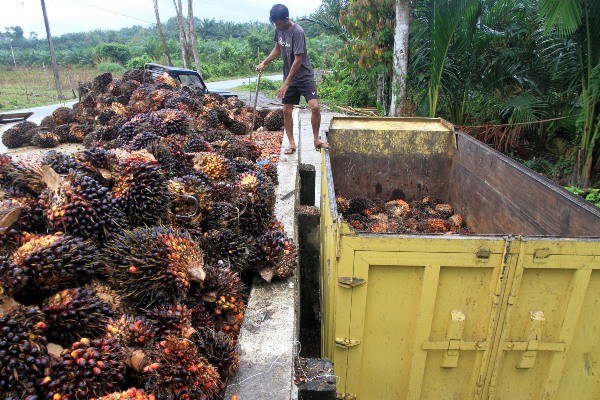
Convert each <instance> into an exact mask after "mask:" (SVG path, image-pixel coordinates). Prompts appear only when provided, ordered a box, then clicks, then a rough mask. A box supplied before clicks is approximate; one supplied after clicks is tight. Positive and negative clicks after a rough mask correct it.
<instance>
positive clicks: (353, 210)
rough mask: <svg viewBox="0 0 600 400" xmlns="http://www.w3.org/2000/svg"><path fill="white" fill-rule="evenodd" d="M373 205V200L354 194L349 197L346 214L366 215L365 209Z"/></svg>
mask: <svg viewBox="0 0 600 400" xmlns="http://www.w3.org/2000/svg"><path fill="white" fill-rule="evenodd" d="M373 207H375V202H374V201H373V200H371V199H369V198H368V197H365V196H356V197H353V198H351V199H350V203H349V204H348V214H349V215H351V214H361V215H366V216H368V215H367V214H366V213H365V211H366V210H368V209H370V208H373Z"/></svg>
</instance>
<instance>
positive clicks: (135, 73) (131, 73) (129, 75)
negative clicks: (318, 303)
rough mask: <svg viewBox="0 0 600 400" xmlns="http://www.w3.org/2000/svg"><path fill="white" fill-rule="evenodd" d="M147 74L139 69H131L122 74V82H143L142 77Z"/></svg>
mask: <svg viewBox="0 0 600 400" xmlns="http://www.w3.org/2000/svg"><path fill="white" fill-rule="evenodd" d="M146 73H147V72H146V71H145V70H143V69H141V68H131V69H128V70H127V71H125V72H123V80H126V81H137V82H140V83H141V82H144V76H145V74H146Z"/></svg>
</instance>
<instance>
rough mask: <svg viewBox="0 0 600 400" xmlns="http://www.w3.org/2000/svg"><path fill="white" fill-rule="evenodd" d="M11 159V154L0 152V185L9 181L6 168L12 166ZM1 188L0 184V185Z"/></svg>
mask: <svg viewBox="0 0 600 400" xmlns="http://www.w3.org/2000/svg"><path fill="white" fill-rule="evenodd" d="M12 163H13V159H12V157H11V156H8V155H6V154H0V185H6V184H9V183H10V181H11V180H10V179H9V177H8V170H9V169H10V168H11V167H12ZM0 188H2V186H0Z"/></svg>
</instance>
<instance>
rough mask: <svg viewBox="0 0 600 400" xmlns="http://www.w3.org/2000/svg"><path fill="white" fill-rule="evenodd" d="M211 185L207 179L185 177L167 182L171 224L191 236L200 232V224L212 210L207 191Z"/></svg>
mask: <svg viewBox="0 0 600 400" xmlns="http://www.w3.org/2000/svg"><path fill="white" fill-rule="evenodd" d="M211 186H212V184H211V183H210V180H209V179H208V177H204V179H203V178H202V177H201V176H198V175H185V176H183V177H181V178H174V179H171V180H170V181H169V192H170V193H171V197H172V199H173V201H172V202H171V218H172V224H173V225H175V226H177V227H180V228H186V229H188V230H189V231H190V233H192V234H196V233H199V232H200V224H201V223H202V220H203V219H204V218H205V216H206V214H207V213H208V212H209V211H210V210H211V208H212V201H211V199H210V198H209V194H208V191H209V189H210V187H211Z"/></svg>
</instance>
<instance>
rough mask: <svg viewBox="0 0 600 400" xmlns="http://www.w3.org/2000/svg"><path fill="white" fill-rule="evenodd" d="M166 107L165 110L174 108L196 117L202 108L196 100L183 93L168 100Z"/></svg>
mask: <svg viewBox="0 0 600 400" xmlns="http://www.w3.org/2000/svg"><path fill="white" fill-rule="evenodd" d="M164 106H165V108H174V109H176V110H179V111H183V112H184V113H185V114H187V115H195V114H196V113H198V111H200V109H201V107H202V105H201V104H200V102H199V101H198V100H197V99H196V98H194V97H192V96H190V95H189V94H187V93H182V94H181V95H179V96H176V97H172V98H170V99H167V100H166V101H165V104H164Z"/></svg>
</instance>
